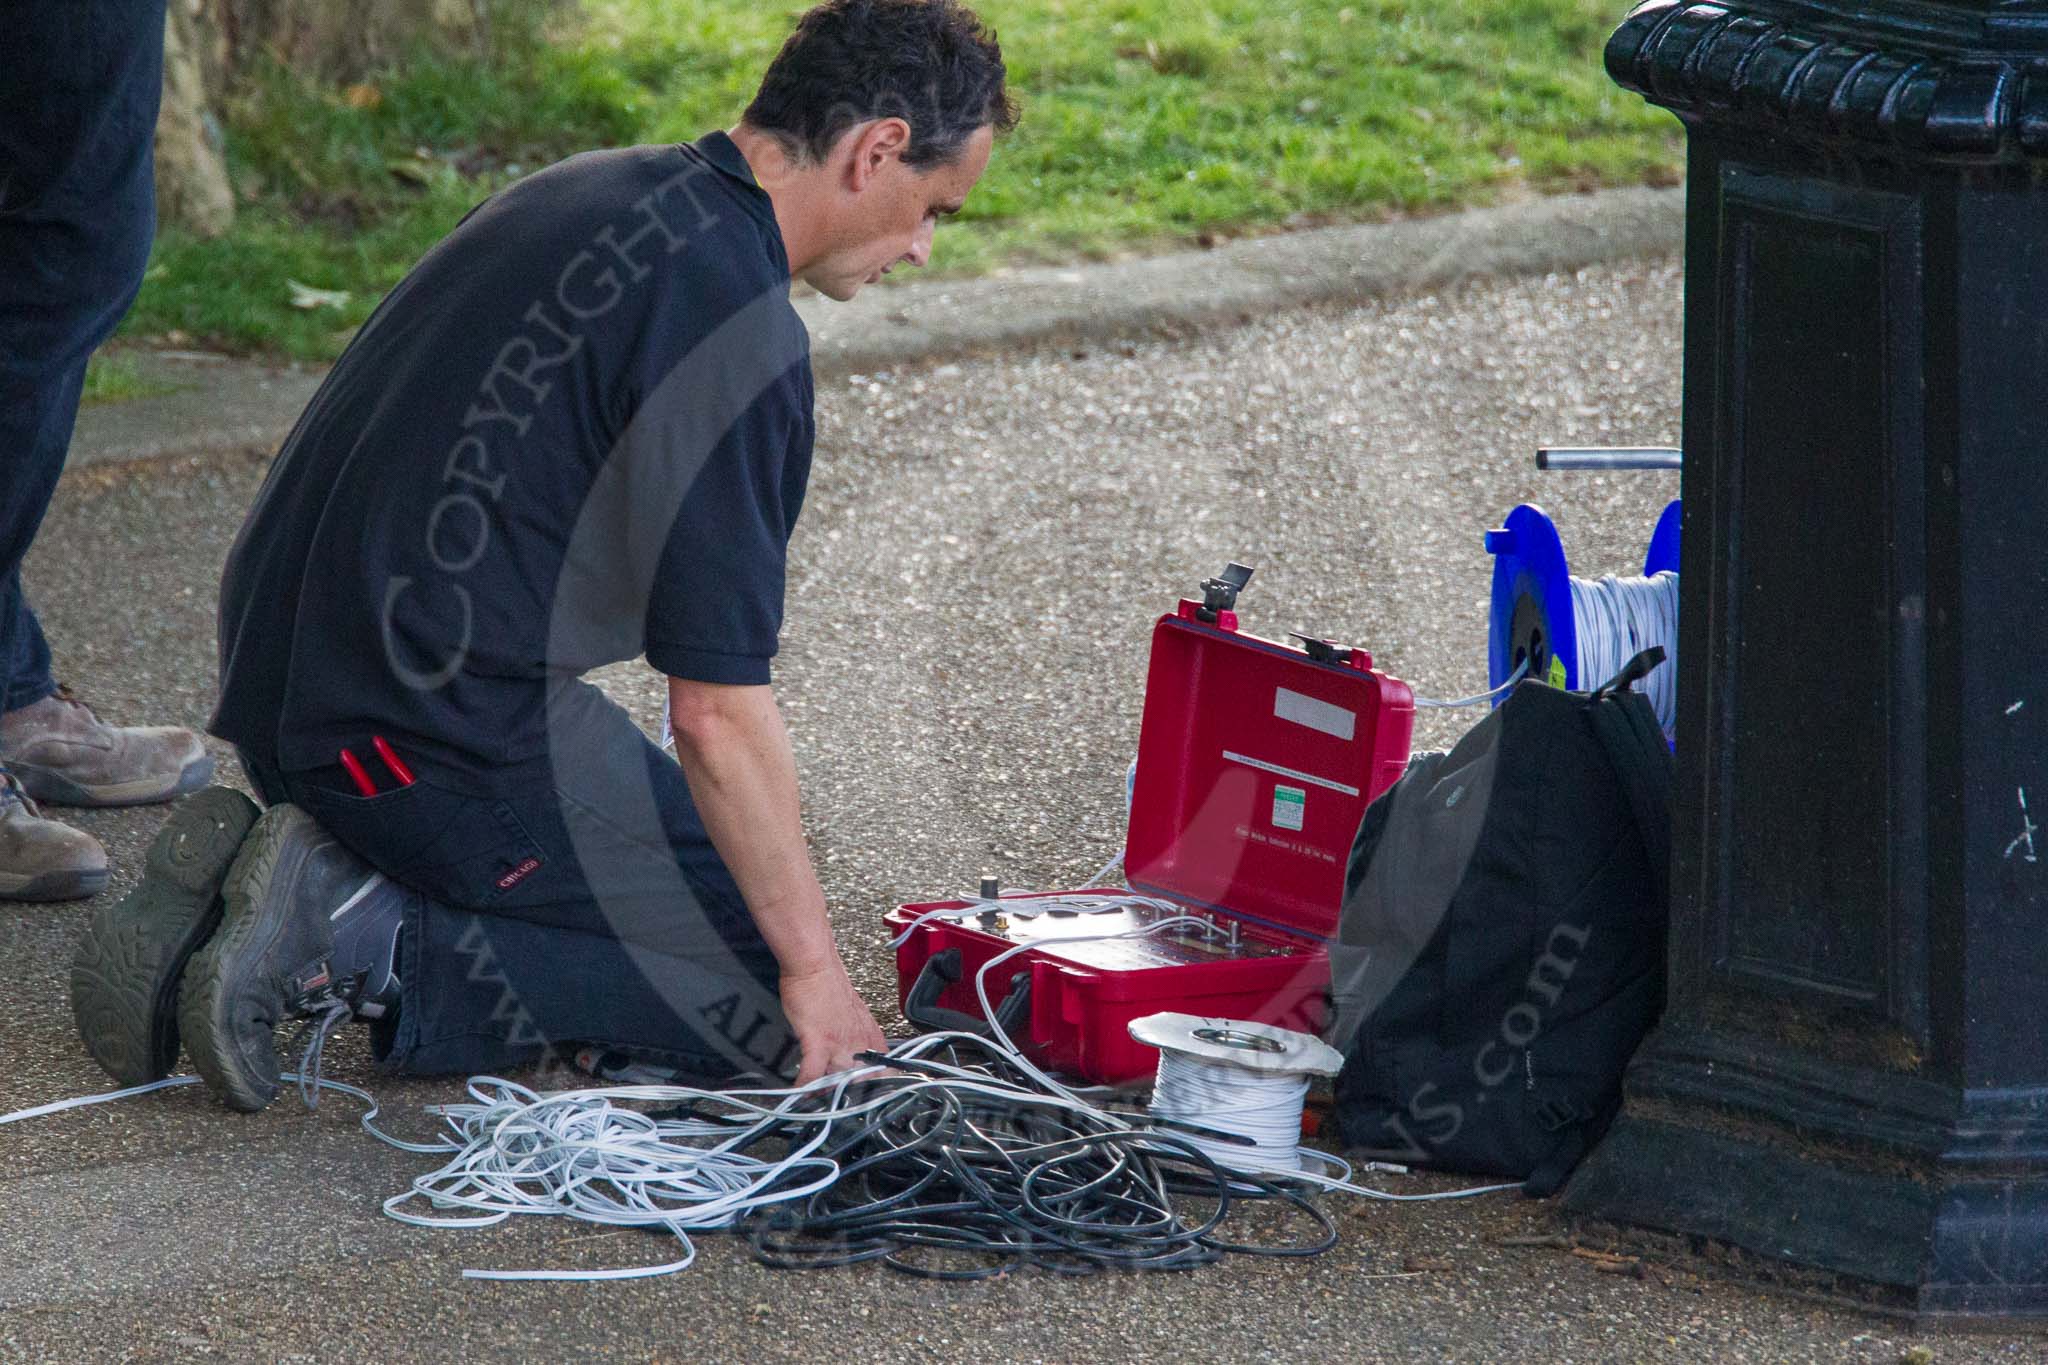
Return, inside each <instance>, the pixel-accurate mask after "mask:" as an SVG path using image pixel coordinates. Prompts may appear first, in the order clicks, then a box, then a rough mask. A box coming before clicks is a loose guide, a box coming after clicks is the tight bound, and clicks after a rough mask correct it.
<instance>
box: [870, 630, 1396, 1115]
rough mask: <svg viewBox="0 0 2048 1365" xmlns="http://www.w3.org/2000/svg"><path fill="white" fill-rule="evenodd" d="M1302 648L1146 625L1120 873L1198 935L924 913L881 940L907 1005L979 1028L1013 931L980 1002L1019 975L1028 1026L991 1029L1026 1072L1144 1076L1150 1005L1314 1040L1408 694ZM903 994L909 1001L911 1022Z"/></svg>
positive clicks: (1002, 993)
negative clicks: (1184, 918)
mask: <svg viewBox="0 0 2048 1365" xmlns="http://www.w3.org/2000/svg"><path fill="white" fill-rule="evenodd" d="M1309 646H1310V650H1313V651H1314V656H1312V655H1311V653H1310V652H1309V651H1307V650H1302V649H1296V648H1294V647H1292V646H1290V645H1284V644H1279V643H1276V642H1274V641H1271V640H1262V639H1259V638H1257V637H1256V636H1251V635H1246V634H1243V633H1242V632H1240V631H1239V630H1238V629H1237V617H1236V613H1235V612H1233V611H1229V610H1221V611H1218V610H1213V609H1210V608H1206V607H1204V605H1203V604H1202V603H1198V602H1193V601H1183V602H1182V603H1181V604H1180V609H1179V611H1178V612H1176V613H1175V614H1174V615H1171V616H1165V617H1162V618H1160V620H1159V623H1158V625H1157V626H1156V627H1155V628H1154V629H1153V632H1152V659H1151V665H1150V667H1149V669H1148V672H1147V674H1146V681H1145V710H1144V718H1143V720H1142V722H1141V725H1140V730H1139V737H1138V768H1137V778H1136V783H1135V787H1134V790H1133V794H1132V804H1131V819H1130V830H1129V833H1128V835H1127V836H1126V840H1125V853H1124V870H1125V876H1126V878H1127V879H1128V881H1129V883H1130V885H1131V887H1132V888H1133V889H1135V890H1138V891H1142V892H1144V893H1146V894H1148V895H1151V896H1156V897H1158V898H1160V899H1162V900H1166V901H1169V902H1171V903H1173V904H1175V905H1177V906H1181V907H1184V908H1185V909H1186V910H1187V911H1189V912H1191V913H1194V914H1197V915H1202V916H1205V917H1210V918H1213V921H1214V923H1215V924H1216V926H1217V929H1216V931H1215V933H1214V935H1213V936H1209V935H1206V934H1194V933H1184V934H1176V935H1174V936H1171V937H1161V936H1152V937H1146V938H1132V939H1123V940H1118V941H1115V942H1108V943H1099V942H1098V943H1086V944H1063V943H1061V942H1060V940H1062V939H1068V938H1074V937H1081V936H1086V935H1091V934H1100V933H1113V932H1116V931H1118V930H1119V929H1122V928H1130V927H1135V926H1136V925H1138V924H1141V923H1143V922H1145V920H1146V919H1147V918H1156V916H1153V917H1148V916H1140V915H1134V914H1133V913H1132V912H1129V911H1121V912H1116V913H1115V914H1110V915H1088V916H1066V915H1051V914H1037V915H1036V916H1035V917H1032V918H1026V916H1027V915H1030V914H1031V913H1032V911H1033V909H1034V907H1033V905H1032V902H1033V901H1034V900H1037V899H1039V898H1041V897H1043V896H1046V895H1052V894H1057V893H1049V892H1047V893H1035V894H1026V893H1019V894H1013V895H1008V896H1005V897H1004V898H1003V901H1004V913H1001V914H988V915H984V916H981V917H980V921H981V922H977V920H976V919H966V920H959V921H955V920H944V919H941V920H933V921H931V922H930V923H927V924H924V925H922V926H920V927H918V928H917V929H916V930H915V931H913V932H912V934H911V936H910V937H909V938H908V939H907V940H906V941H905V942H904V944H903V946H902V947H900V948H898V949H897V952H896V969H897V980H898V992H899V997H900V1000H901V1002H902V1003H903V1005H904V1012H905V1014H906V1016H907V1017H910V1018H911V1019H912V1020H913V1022H924V1023H927V1024H943V1023H945V1022H946V1021H945V1019H944V1018H943V1017H942V1016H943V1015H944V1013H945V1012H946V1011H957V1012H959V1013H961V1014H966V1015H971V1016H973V1017H974V1018H975V1019H976V1020H979V1019H981V1018H982V1017H983V1016H982V1011H981V1007H980V1004H979V1002H978V1001H977V999H976V997H975V991H974V978H975V974H976V972H978V971H979V970H980V968H981V967H982V966H983V965H984V964H985V963H987V962H988V961H989V960H990V959H991V958H993V957H995V956H996V955H997V954H999V953H1002V952H1004V951H1006V950H1007V949H1010V948H1013V947H1015V946H1016V945H1017V944H1018V943H1020V942H1025V941H1029V942H1032V943H1033V944H1034V946H1033V947H1032V948H1031V949H1030V950H1029V951H1028V952H1024V953H1020V954H1018V955H1017V956H1016V957H1014V958H1012V959H1010V961H1009V962H1007V963H1005V964H1003V965H1002V966H1000V967H998V968H996V969H995V970H994V971H993V972H992V973H990V976H989V983H988V986H989V992H988V993H989V998H990V1000H991V1002H992V1003H994V1004H996V1006H997V1010H998V1012H999V1013H1002V1012H1003V1001H1004V1000H1005V999H1006V997H1007V995H1008V992H1009V991H1010V990H1011V989H1012V986H1011V982H1012V980H1013V979H1014V980H1015V981H1016V982H1018V983H1019V984H1022V983H1023V982H1027V981H1028V983H1029V991H1030V996H1029V1015H1028V1027H1018V1026H1017V1025H1013V1026H1011V1027H1010V1028H1009V1030H1008V1031H1009V1032H1010V1033H1011V1035H1012V1037H1013V1038H1014V1039H1015V1040H1016V1041H1018V1042H1019V1043H1022V1044H1024V1045H1025V1046H1026V1047H1027V1049H1028V1050H1029V1051H1030V1052H1031V1053H1032V1055H1033V1059H1034V1060H1036V1061H1037V1062H1038V1063H1039V1064H1040V1065H1042V1066H1048V1067H1051V1068H1055V1069H1057V1070H1059V1071H1062V1072H1066V1073H1069V1074H1071V1075H1076V1076H1080V1077H1082V1078H1084V1079H1086V1080H1089V1081H1093V1082H1097V1083H1101V1084H1112V1085H1113V1084H1121V1083H1123V1082H1127V1081H1133V1080H1136V1079H1138V1078H1140V1077H1144V1076H1148V1075H1149V1074H1150V1073H1151V1072H1152V1070H1153V1068H1154V1067H1155V1066H1156V1064H1157V1061H1158V1054H1157V1053H1156V1052H1155V1051H1154V1050H1153V1049H1151V1048H1149V1047H1146V1046H1144V1045H1143V1044H1140V1043H1137V1042H1134V1041H1132V1039H1131V1037H1130V1035H1129V1033H1128V1032H1127V1031H1126V1029H1127V1026H1128V1025H1129V1024H1130V1022H1131V1021H1132V1020H1133V1019H1137V1018H1141V1017H1143V1016H1144V1015H1147V1014H1156V1013H1158V1012H1160V1011H1162V1010H1176V1011H1180V1012H1183V1013H1187V1014H1199V1015H1206V1016H1210V1017H1220V1018H1230V1019H1251V1020H1257V1021H1259V1022H1262V1023H1272V1024H1279V1025H1282V1026H1284V1027H1287V1028H1296V1029H1301V1030H1303V1031H1305V1032H1311V1033H1313V1032H1316V1031H1318V1030H1319V1029H1320V1028H1321V1027H1322V1025H1323V1022H1324V1013H1325V1008H1326V999H1327V989H1328V985H1329V962H1328V958H1327V955H1326V952H1325V943H1326V941H1327V939H1328V937H1329V936H1330V935H1331V934H1333V933H1334V932H1335V931H1336V926H1337V913H1338V908H1339V905H1340V903H1341V901H1342V899H1343V886H1344V866H1345V860H1346V858H1347V856H1348V855H1349V853H1350V850H1351V843H1352V840H1353V838H1354V837H1355V836H1356V834H1357V831H1358V822H1359V819H1360V817H1361V816H1362V815H1363V814H1364V813H1365V807H1366V805H1367V804H1368V803H1369V802H1370V801H1371V800H1372V798H1374V797H1375V796H1378V795H1379V794H1380V793H1381V792H1382V791H1385V790H1386V789H1387V788H1388V787H1390V786H1392V785H1393V784H1394V782H1395V781H1396V780H1397V779H1398V778H1399V777H1400V776H1401V773H1402V771H1403V770H1404V769H1405V767H1406V766H1407V762H1408V748H1409V740H1410V737H1411V735H1412V733H1413V730H1414V722H1415V695H1414V693H1413V692H1412V691H1411V690H1410V689H1409V687H1408V685H1407V684H1406V683H1403V682H1401V681H1400V680H1398V679H1396V678H1390V677H1388V676H1387V675H1386V674H1384V673H1381V672H1379V671H1377V670H1375V669H1374V668H1373V667H1372V658H1371V656H1370V655H1368V654H1366V653H1365V651H1363V650H1352V651H1344V650H1341V649H1335V648H1333V647H1331V646H1329V645H1327V644H1325V643H1324V642H1322V641H1311V642H1309ZM1096 890H1097V892H1098V893H1099V894H1115V893H1114V892H1113V891H1103V890H1101V889H1100V888H1097V889H1096ZM969 904H971V902H968V901H961V900H953V901H929V902H924V903H921V904H915V905H903V906H898V907H897V908H896V909H894V910H891V911H890V912H889V913H888V914H887V915H885V916H884V922H885V923H886V924H887V925H888V926H889V933H890V936H891V937H894V936H896V935H897V934H900V933H902V932H903V930H904V928H905V927H906V926H908V925H910V924H911V923H912V922H914V921H915V920H916V919H917V917H918V916H920V915H922V914H926V913H929V912H931V911H934V910H940V909H959V908H964V907H966V906H967V905H969ZM1012 907H1014V909H1012ZM1233 926H1234V929H1233ZM956 949H957V950H958V953H957V956H955V954H954V952H953V950H956ZM934 958H938V959H939V961H938V962H937V963H936V964H935V963H934V961H933V959H934ZM927 972H930V973H931V975H930V977H929V978H928V979H926V980H925V982H924V986H923V990H922V991H921V992H919V991H918V990H917V987H918V983H919V981H920V978H921V977H923V976H925V975H926V974H927ZM941 982H946V983H948V984H945V985H944V986H943V989H939V986H940V983H941ZM933 990H937V994H936V996H935V997H934V996H932V995H931V992H932V991H933ZM914 993H921V994H923V995H924V996H925V997H926V998H925V999H924V1000H923V1001H922V1003H921V1005H920V1007H919V1008H918V1010H917V1011H916V1012H915V1013H913V1011H912V996H913V994H914ZM934 1004H935V1005H936V1007H937V1008H936V1009H934V1008H933V1005H934ZM1013 1008H1014V1006H1013ZM920 1016H922V1018H921V1019H920ZM1023 1022H1024V1021H1023V1019H1022V1018H1021V1017H1019V1018H1018V1021H1017V1024H1019V1025H1021V1024H1022V1023H1023ZM1020 1035H1021V1036H1020Z"/></svg>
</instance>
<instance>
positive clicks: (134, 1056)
mask: <svg viewBox="0 0 2048 1365" xmlns="http://www.w3.org/2000/svg"><path fill="white" fill-rule="evenodd" d="M255 823H256V805H255V803H254V802H252V801H250V800H249V798H248V797H246V796H244V795H242V794H241V793H240V792H238V791H232V790H230V789H228V788H226V787H214V788H211V789H209V790H207V791H203V792H200V793H199V794H198V795H197V796H194V797H193V798H192V799H191V800H190V801H187V802H185V803H184V804H183V805H181V806H179V807H178V809H177V810H176V811H174V812H172V814H171V818H170V819H169V820H167V821H165V823H164V827H163V828H162V829H161V830H159V831H158V832H157V836H156V838H155V840H154V841H152V842H151V844H150V846H149V853H148V855H147V858H146V859H145V861H144V864H143V872H142V882H141V884H140V885H138V886H137V887H136V888H135V889H134V890H133V891H130V892H129V893H128V894H127V895H126V896H123V897H122V898H121V899H120V900H118V901H116V902H115V903H114V904H112V905H109V906H105V907H103V908H102V909H101V910H100V911H99V912H98V913H97V914H95V915H94V916H93V918H92V922H91V924H90V925H89V926H88V927H87V929H86V933H85V937H84V938H83V939H82V940H81V941H80V942H79V945H78V951H77V953H76V955H75V956H74V957H73V958H72V963H71V1015H72V1018H73V1019H74V1020H75V1021H76V1022H77V1024H78V1036H79V1037H80V1038H82V1039H83V1040H84V1041H85V1046H86V1050H87V1051H89V1052H91V1053H92V1058H93V1060H94V1061H96V1062H98V1063H99V1064H100V1066H101V1068H102V1069H104V1070H105V1071H106V1073H107V1074H108V1075H109V1076H112V1077H113V1078H114V1079H115V1080H117V1081H119V1082H120V1083H121V1084H123V1085H143V1084H146V1083H147V1082H150V1081H160V1080H162V1079H163V1078H164V1077H166V1076H168V1075H170V1074H171V1068H172V1067H173V1066H174V1065H175V1064H176V1063H177V1060H178V1014H177V1005H178V981H179V978H180V977H181V976H182V975H183V974H184V971H185V964H186V962H187V961H188V960H189V959H190V958H191V956H192V953H193V951H194V950H195V949H197V948H198V947H199V945H200V944H201V943H203V942H205V941H206V937H207V935H209V934H211V933H212V932H213V930H214V926H216V925H217V924H219V923H220V884H221V879H222V878H223V877H224V876H226V875H227V870H228V867H229V865H230V864H231V863H232V862H233V861H234V857H235V852H236V850H237V849H239V848H240V847H241V846H242V840H243V839H245V838H246V837H248V833H249V828H250V826H251V825H253V824H255ZM100 880H101V881H102V882H104V881H105V876H104V874H102V876H101V878H100Z"/></svg>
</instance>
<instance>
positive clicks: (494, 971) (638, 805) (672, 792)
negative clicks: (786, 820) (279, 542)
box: [243, 683, 797, 1077]
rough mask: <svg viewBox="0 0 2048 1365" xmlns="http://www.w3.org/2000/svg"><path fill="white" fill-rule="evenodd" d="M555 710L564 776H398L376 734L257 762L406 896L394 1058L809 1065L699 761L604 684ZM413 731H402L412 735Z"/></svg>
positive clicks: (452, 1067) (430, 1067) (399, 1062)
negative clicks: (302, 760) (480, 786)
mask: <svg viewBox="0 0 2048 1365" xmlns="http://www.w3.org/2000/svg"><path fill="white" fill-rule="evenodd" d="M569 686H570V688H571V689H572V690H571V691H570V692H568V693H567V697H568V704H567V705H566V706H563V707H559V708H557V710H556V715H557V724H556V729H555V737H556V745H555V755H554V757H553V758H552V759H551V768H552V780H551V781H547V782H538V781H536V782H531V783H527V784H525V785H524V786H523V787H519V788H509V789H508V790H506V791H504V792H502V793H501V794H498V795H493V796H479V795H475V794H472V793H471V792H468V791H464V790H459V789H457V788H456V787H455V786H452V785H450V783H451V782H464V785H465V786H468V785H472V784H473V781H474V779H473V778H471V779H469V780H468V781H464V779H463V778H461V777H460V776H458V775H455V774H443V773H436V772H434V771H433V770H431V769H430V768H429V767H428V766H426V765H423V764H420V763H417V762H415V763H413V764H412V765H411V766H412V767H413V769H414V771H415V774H416V777H417V780H416V781H415V782H414V783H413V784H412V785H410V786H400V785H398V784H397V783H396V781H395V780H394V779H392V778H391V777H390V775H389V774H388V773H387V771H386V770H385V768H384V767H383V766H382V765H381V764H380V763H379V762H378V760H377V759H376V758H375V757H374V756H373V754H372V749H371V746H370V743H369V736H367V735H366V736H364V739H363V743H362V744H361V745H360V746H359V747H356V746H352V749H351V751H352V752H354V753H356V754H357V755H358V756H359V757H361V758H363V760H364V761H365V764H366V766H367V767H368V769H369V770H370V772H371V773H372V774H373V776H374V778H375V779H376V781H377V783H378V785H379V786H380V787H381V788H382V790H380V791H379V793H378V794H377V795H375V796H370V797H365V796H363V795H361V794H360V792H359V791H358V789H357V788H356V787H355V786H354V784H353V783H352V782H351V781H350V780H349V779H348V777H347V775H346V773H345V772H344V771H343V770H342V768H341V767H340V766H339V765H338V764H337V765H336V766H335V767H333V768H323V769H316V770H313V771H310V772H304V773H283V772H280V771H278V770H277V769H276V768H275V767H272V766H270V765H268V764H266V763H265V762H264V760H263V758H262V756H259V755H249V754H245V755H244V757H243V763H244V766H245V767H246V768H248V769H249V772H250V777H251V779H252V781H253V782H254V783H255V784H256V785H257V787H258V789H259V794H261V795H262V796H263V798H264V800H265V801H267V802H275V801H278V800H290V801H291V802H293V803H294V804H295V805H298V806H299V807H301V808H302V809H304V810H305V811H306V812H307V813H308V814H310V815H311V816H312V817H313V818H314V819H316V820H318V821H319V822H320V823H321V824H322V825H323V826H325V827H326V828H327V829H328V830H329V831H330V832H331V833H333V834H334V836H335V837H336V838H338V839H339V840H341V842H342V843H344V844H346V845H347V846H348V847H349V848H351V849H352V850H354V851H355V852H356V853H357V854H358V855H360V856H361V857H362V858H363V859H364V860H365V861H367V862H368V863H369V864H370V865H371V866H373V867H375V868H376V869H377V870H378V871H380V872H382V873H384V874H385V875H386V876H387V877H389V878H390V879H391V880H392V881H394V882H396V883H398V884H399V885H401V886H402V887H404V888H405V889H406V891H407V893H408V895H407V900H406V904H405V908H404V915H405V929H404V935H403V940H402V943H401V950H400V966H399V975H400V979H401V981H402V982H403V986H402V993H401V1002H400V1005H399V1009H398V1013H397V1017H396V1019H395V1021H393V1022H392V1023H391V1024H390V1025H388V1026H380V1028H379V1032H378V1036H377V1040H376V1041H377V1051H378V1055H379V1057H380V1060H382V1061H383V1062H385V1064H387V1065H389V1066H391V1067H393V1068H396V1069H398V1070H401V1071H408V1072H417V1073H451V1072H454V1073H475V1072H484V1071H492V1070H496V1069H499V1068H503V1067H509V1066H516V1065H520V1064H523V1063H527V1062H531V1061H533V1060H535V1059H537V1058H538V1057H540V1056H541V1055H542V1054H544V1053H545V1052H547V1051H548V1050H550V1049H561V1048H564V1047H566V1046H569V1045H591V1046H596V1047H599V1048H603V1049H610V1050H616V1051H620V1052H625V1053H627V1054H630V1055H631V1056H633V1057H636V1058H641V1059H645V1060H650V1061H655V1062H662V1063H666V1064H669V1065H673V1066H676V1067H679V1068H681V1069H682V1070H685V1071H688V1072H691V1073H693V1074H696V1075H700V1076H705V1077H729V1076H736V1075H748V1074H757V1075H759V1074H782V1073H786V1072H789V1071H793V1070H794V1068H795V1064H796V1061H797V1049H796V1043H795V1040H794V1037H793V1036H792V1035H791V1033H790V1031H789V1025H788V1022H787V1020H786V1019H785V1018H784V1016H783V1013H782V1008H781V1003H780V999H779V996H778V994H777V986H778V984H779V974H778V970H777V967H776V963H775V958H774V956H773V954H772V953H771V952H770V951H769V949H768V945H767V944H766V943H765V942H764V941H763V940H762V938H761V935H760V931H759V930H758V929H757V928H756V927H755V924H754V920H753V917H752V916H751V915H750V914H749V913H748V911H747V907H746V902H745V901H744V899H742V897H741V895H740V891H739V888H738V886H737V885H735V884H734V882H733V879H732V874H731V873H730V872H728V871H727V870H726V867H725V865H724V863H723V862H722V861H721V860H720V858H719V856H718V853H717V850H715V849H714V848H713V847H712V845H711V839H710V836H709V835H708V834H707V833H706V832H705V829H704V823H703V820H702V818H701V817H700V816H699V815H698V813H697V808H696V804H695V802H694V801H693V800H692V799H691V796H690V789H689V785H688V784H687V782H685V780H684V778H683V773H682V769H681V768H679V767H678V766H677V765H676V763H675V761H674V760H673V759H671V758H669V757H668V756H667V755H666V754H664V753H662V752H661V751H660V750H659V749H657V748H655V747H654V746H653V745H652V744H650V743H648V741H647V739H646V738H645V736H643V735H642V734H641V732H640V730H639V728H638V727H637V726H635V725H634V724H633V722H632V720H631V719H630V718H629V717H628V716H627V715H626V714H625V713H624V712H623V711H621V710H620V709H619V708H618V707H616V706H614V705H612V704H611V703H610V702H608V701H604V700H603V699H602V698H601V697H600V696H599V695H598V694H597V693H596V692H595V689H592V688H589V687H587V686H585V685H583V684H580V683H579V684H571V685H569ZM401 747H402V746H401Z"/></svg>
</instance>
